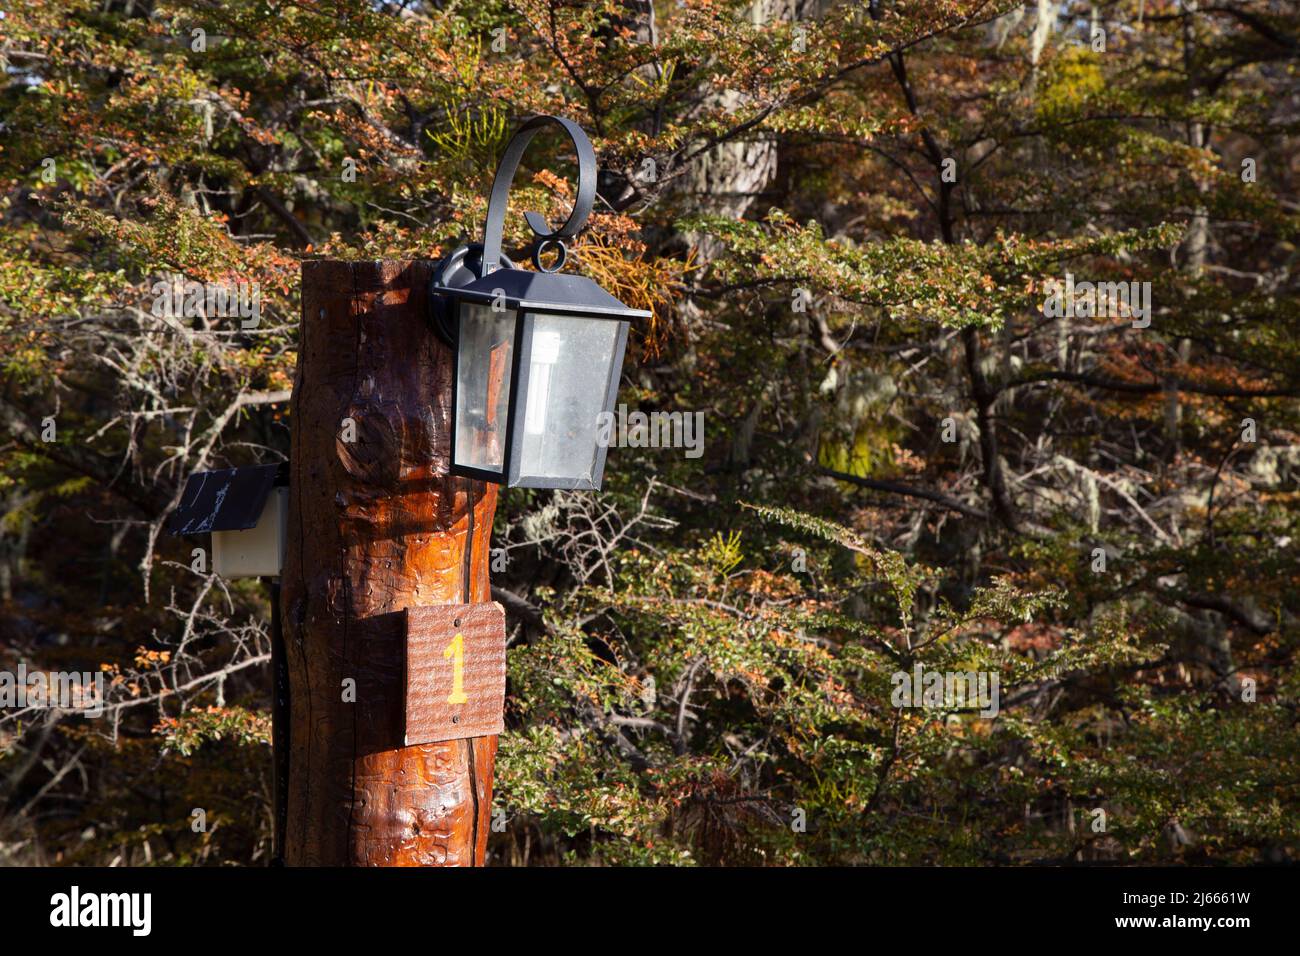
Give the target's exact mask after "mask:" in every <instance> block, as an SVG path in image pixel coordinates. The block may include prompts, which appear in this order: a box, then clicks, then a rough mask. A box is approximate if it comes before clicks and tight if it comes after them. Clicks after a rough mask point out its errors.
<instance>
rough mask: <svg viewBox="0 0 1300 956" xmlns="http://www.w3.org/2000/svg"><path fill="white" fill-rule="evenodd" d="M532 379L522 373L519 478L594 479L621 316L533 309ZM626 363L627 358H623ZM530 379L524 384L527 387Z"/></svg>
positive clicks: (517, 424)
mask: <svg viewBox="0 0 1300 956" xmlns="http://www.w3.org/2000/svg"><path fill="white" fill-rule="evenodd" d="M529 319H531V332H532V334H531V336H530V340H531V342H530V348H529V351H528V352H527V354H526V355H525V356H524V359H525V360H526V361H527V362H528V372H527V378H526V379H524V378H523V377H522V376H521V381H520V386H521V392H522V394H521V395H520V398H521V399H523V401H524V406H523V408H522V409H521V410H520V411H521V413H522V420H520V421H517V422H515V424H514V428H515V429H516V430H517V434H516V435H515V436H514V445H515V448H516V449H518V455H519V460H518V463H517V466H512V469H511V470H512V471H514V470H516V467H517V472H518V474H519V476H520V477H521V478H525V479H527V478H545V479H548V480H549V479H558V480H560V481H561V482H567V481H570V480H571V481H573V482H575V484H587V483H590V482H592V478H593V474H594V472H595V470H596V460H597V453H598V451H599V446H598V443H597V437H598V432H599V427H600V413H601V412H603V411H606V408H605V402H606V398H607V394H608V392H609V386H610V375H611V374H612V365H613V363H614V362H615V361H616V359H621V356H616V355H615V351H616V349H617V347H618V344H619V341H620V339H619V334H618V333H619V326H620V323H619V322H617V321H611V320H607V319H589V318H576V317H574V316H568V315H546V314H538V315H533V316H530V317H529ZM620 365H621V362H620ZM525 382H526V383H527V389H526V391H523V386H524V384H525Z"/></svg>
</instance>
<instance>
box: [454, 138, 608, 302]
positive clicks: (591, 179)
mask: <svg viewBox="0 0 1300 956" xmlns="http://www.w3.org/2000/svg"><path fill="white" fill-rule="evenodd" d="M550 123H554V124H555V125H557V126H559V127H560V128H561V129H562V130H564V131H565V132H566V133H567V134H568V135H569V139H571V140H572V141H573V147H574V150H575V151H576V152H577V154H578V193H577V196H576V197H575V198H574V200H573V212H571V213H569V218H568V219H566V220H565V222H564V225H562V226H560V228H559V229H555V230H552V229H551V227H550V225H549V224H548V223H547V222H546V219H545V218H544V217H543V216H542V215H541V214H540V213H535V212H526V213H524V219H526V220H527V221H528V226H529V228H531V229H532V230H533V234H534V235H536V236H537V239H538V241H537V242H536V243H535V244H534V246H533V264H534V265H536V266H537V268H538V269H543V267H542V264H541V262H540V261H539V259H540V256H541V253H542V251H543V248H544V247H547V246H549V245H555V247H556V249H557V250H558V251H559V253H560V258H559V259H558V260H557V262H556V264H555V265H553V266H552V267H551V268H550V269H543V271H546V272H554V271H556V270H557V269H559V268H560V267H561V266H563V265H564V259H565V251H564V243H563V241H562V240H564V239H572V238H573V237H574V236H576V235H577V234H578V230H580V229H581V228H582V227H583V225H584V224H585V223H586V222H587V216H588V215H589V214H590V213H591V207H592V203H593V202H594V201H595V199H596V151H595V150H594V149H592V147H591V140H589V139H588V138H587V134H586V133H584V132H583V131H582V127H581V126H579V125H578V124H577V123H575V122H573V121H572V120H567V119H564V118H563V117H560V116H549V115H546V114H541V115H538V116H534V117H532V118H531V119H529V120H528V121H527V122H525V123H524V125H523V126H521V127H519V132H517V133H515V135H514V138H513V139H512V140H510V144H509V145H508V146H507V147H506V152H505V155H504V156H502V157H501V165H500V166H498V167H497V174H496V178H495V179H493V180H492V196H491V198H490V199H489V200H488V214H487V224H486V225H485V226H484V227H483V256H482V258H481V259H480V265H479V269H480V271H479V277H480V278H482V277H483V276H486V275H489V274H490V273H492V272H493V271H495V270H496V268H497V264H498V263H499V261H500V259H501V230H502V228H503V227H504V225H505V221H506V205H507V203H508V201H509V197H510V184H511V182H513V181H514V178H515V171H516V170H517V169H518V168H519V160H520V159H521V158H522V157H523V155H524V150H525V149H527V148H528V143H529V141H531V140H532V138H533V137H534V136H535V135H537V131H538V130H539V129H541V128H542V127H543V126H546V125H547V124H550Z"/></svg>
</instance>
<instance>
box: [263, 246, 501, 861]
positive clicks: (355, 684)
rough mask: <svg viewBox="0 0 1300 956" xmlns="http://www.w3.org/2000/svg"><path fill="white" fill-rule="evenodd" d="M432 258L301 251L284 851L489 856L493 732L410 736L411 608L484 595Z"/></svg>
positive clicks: (479, 521)
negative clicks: (460, 466)
mask: <svg viewBox="0 0 1300 956" xmlns="http://www.w3.org/2000/svg"><path fill="white" fill-rule="evenodd" d="M433 265H434V264H433V263H432V262H426V261H416V262H399V261H382V262H374V261H368V262H343V261H337V260H324V261H311V262H305V263H304V264H303V267H302V290H303V291H302V323H301V327H300V332H299V345H298V368H297V374H296V378H295V382H294V389H293V399H292V405H291V427H292V450H291V460H290V469H291V470H290V485H289V518H288V531H287V535H286V545H285V562H284V573H283V578H282V589H281V595H280V598H281V600H280V605H281V609H280V613H281V615H282V617H281V623H282V629H283V635H284V651H285V660H286V664H287V667H288V672H289V688H290V701H289V709H290V715H289V748H288V749H289V756H288V775H289V785H288V788H287V790H288V794H287V819H286V824H285V832H284V833H283V845H284V852H285V862H286V863H287V864H288V865H290V866H481V865H482V864H483V859H484V854H485V851H486V847H487V834H488V829H489V824H490V820H491V802H492V768H493V763H494V760H495V757H496V747H497V739H496V737H495V736H490V737H475V738H469V739H460V740H448V741H443V742H440V743H429V744H420V745H416V746H405V745H404V739H405V737H404V730H405V721H406V715H405V710H404V708H405V700H406V697H405V685H404V681H405V669H406V639H407V638H406V614H405V613H404V612H405V609H407V608H416V607H429V606H433V605H446V604H468V603H473V602H486V601H489V600H490V596H489V595H490V587H489V582H488V548H489V543H490V535H491V530H492V518H493V514H494V512H495V509H496V486H495V485H492V484H488V483H484V482H479V481H472V480H469V479H465V478H459V477H454V476H452V475H451V474H450V473H449V468H448V465H449V461H450V453H451V449H450V416H451V412H452V409H451V384H452V368H453V362H452V358H453V357H452V352H451V349H450V348H449V347H448V346H447V345H446V344H444V343H443V342H442V340H441V339H439V338H438V337H437V335H436V334H435V333H434V330H433V328H432V326H431V324H430V322H429V311H428V305H429V293H428V288H429V281H430V278H431V273H432V269H433Z"/></svg>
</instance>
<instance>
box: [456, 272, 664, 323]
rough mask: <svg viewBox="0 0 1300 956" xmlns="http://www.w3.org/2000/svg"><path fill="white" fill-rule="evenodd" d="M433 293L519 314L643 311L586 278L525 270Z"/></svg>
mask: <svg viewBox="0 0 1300 956" xmlns="http://www.w3.org/2000/svg"><path fill="white" fill-rule="evenodd" d="M433 291H434V292H438V293H442V294H444V295H450V296H455V297H456V298H459V299H463V300H466V301H469V302H483V303H492V302H502V304H504V306H505V307H506V308H508V309H513V310H516V311H520V312H548V313H557V312H558V313H567V314H575V313H576V314H580V315H591V316H594V317H600V318H612V319H613V318H617V319H631V318H641V319H646V318H649V317H650V316H651V314H652V313H651V312H650V311H649V310H647V309H633V308H631V307H629V306H627V305H624V304H623V303H622V302H620V301H619V300H618V299H616V298H614V297H613V296H612V295H610V294H609V293H608V292H606V291H605V290H604V289H602V288H601V287H600V286H598V285H597V284H596V283H595V282H592V281H591V280H590V279H588V278H587V277H586V276H581V275H573V274H570V273H559V272H530V271H528V270H526V269H497V270H496V271H495V272H491V273H489V274H487V275H485V276H481V277H480V278H477V279H474V280H473V281H471V282H469V283H468V284H466V285H463V286H459V287H450V286H442V285H435V286H434V288H433Z"/></svg>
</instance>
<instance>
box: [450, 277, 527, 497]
mask: <svg viewBox="0 0 1300 956" xmlns="http://www.w3.org/2000/svg"><path fill="white" fill-rule="evenodd" d="M517 320H518V315H517V314H516V313H515V312H514V310H512V309H504V310H494V309H492V307H491V306H487V305H477V304H473V303H469V302H462V303H461V304H460V334H459V338H458V339H457V346H456V349H457V354H456V408H455V415H456V447H455V449H454V452H453V459H454V461H455V462H456V464H458V465H464V466H468V467H470V468H478V469H481V470H484V471H495V472H501V471H503V470H504V466H505V447H506V419H507V412H508V409H509V403H510V366H511V358H512V355H511V353H512V352H513V350H514V343H515V323H516V321H517Z"/></svg>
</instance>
